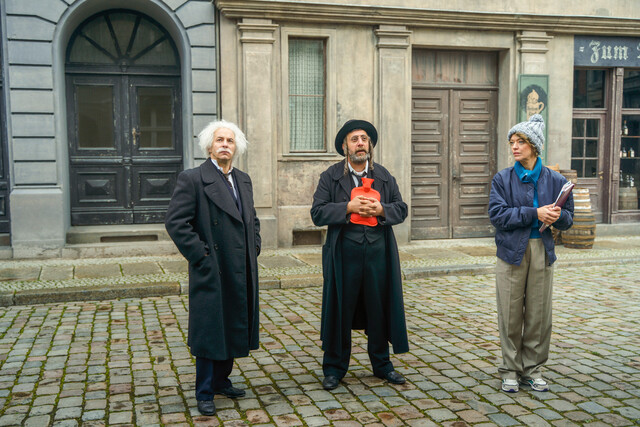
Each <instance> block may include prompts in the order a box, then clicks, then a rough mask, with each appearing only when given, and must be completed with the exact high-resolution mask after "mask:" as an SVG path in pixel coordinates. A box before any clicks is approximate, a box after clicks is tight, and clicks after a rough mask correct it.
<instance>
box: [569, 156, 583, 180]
mask: <svg viewBox="0 0 640 427" xmlns="http://www.w3.org/2000/svg"><path fill="white" fill-rule="evenodd" d="M571 169H575V171H576V172H577V175H578V178H583V177H584V175H583V173H582V160H580V159H578V160H574V159H572V160H571Z"/></svg>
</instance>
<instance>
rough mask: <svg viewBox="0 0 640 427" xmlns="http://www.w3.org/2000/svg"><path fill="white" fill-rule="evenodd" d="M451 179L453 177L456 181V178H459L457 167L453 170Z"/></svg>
mask: <svg viewBox="0 0 640 427" xmlns="http://www.w3.org/2000/svg"><path fill="white" fill-rule="evenodd" d="M451 179H453V180H454V181H455V180H456V179H458V171H457V170H455V169H454V170H453V171H452V172H451Z"/></svg>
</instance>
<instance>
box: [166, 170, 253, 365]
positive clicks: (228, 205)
mask: <svg viewBox="0 0 640 427" xmlns="http://www.w3.org/2000/svg"><path fill="white" fill-rule="evenodd" d="M232 176H233V178H234V182H235V184H236V188H237V190H238V193H239V194H240V200H241V201H242V216H241V215H240V212H239V211H238V208H237V206H236V205H235V201H234V200H233V197H232V196H231V193H230V192H229V189H228V188H227V183H226V182H224V177H222V175H220V174H219V173H218V171H217V170H216V169H215V166H214V165H213V163H212V162H211V159H207V160H205V162H204V163H202V164H201V165H200V166H199V167H196V168H193V169H189V170H185V171H183V172H181V173H180V174H179V175H178V182H177V184H176V188H175V191H174V193H173V196H172V198H171V202H170V203H169V209H168V211H167V216H166V221H165V226H166V228H167V231H168V232H169V235H170V236H171V238H172V239H173V241H174V243H175V244H176V246H177V247H178V250H180V252H181V253H182V255H184V257H185V258H186V259H187V261H189V334H188V339H187V344H188V345H189V347H190V349H191V354H193V355H194V356H196V357H204V358H207V359H213V360H226V359H230V358H234V357H242V356H247V355H248V354H249V350H254V349H257V348H258V336H259V335H258V334H259V331H258V328H259V318H258V315H259V311H258V261H257V257H258V254H259V253H260V243H261V241H260V221H259V220H258V218H257V216H256V211H255V209H254V206H253V189H252V185H251V179H250V178H249V175H247V174H246V173H244V172H242V171H240V170H238V169H237V168H233V171H232Z"/></svg>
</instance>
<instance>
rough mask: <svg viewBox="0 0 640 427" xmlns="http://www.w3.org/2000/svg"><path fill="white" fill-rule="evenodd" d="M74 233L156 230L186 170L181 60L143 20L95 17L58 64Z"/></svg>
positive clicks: (165, 36)
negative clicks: (114, 227) (122, 227)
mask: <svg viewBox="0 0 640 427" xmlns="http://www.w3.org/2000/svg"><path fill="white" fill-rule="evenodd" d="M65 79H66V107H67V131H68V149H69V181H70V186H69V187H70V205H71V225H101V224H134V223H135V224H145V223H158V222H163V220H164V215H165V212H166V208H167V205H168V203H169V199H170V197H171V193H172V191H173V188H174V186H175V182H176V178H177V174H178V173H179V171H180V170H182V167H183V149H182V120H181V111H182V108H181V104H182V100H181V88H180V56H179V54H178V50H177V49H176V45H175V43H174V41H173V40H172V38H171V36H170V35H169V33H168V32H167V31H166V30H165V29H164V28H163V27H162V26H161V25H160V24H158V23H157V22H156V21H155V20H153V19H152V18H150V17H149V16H147V15H145V14H143V13H141V12H137V11H132V10H125V9H114V10H107V11H103V12H100V13H97V14H95V15H92V16H91V17H89V18H88V19H86V20H85V21H83V22H82V23H81V24H80V25H79V26H78V27H77V28H76V29H75V31H74V33H73V34H72V36H71V38H70V40H69V43H68V45H67V49H66V54H65Z"/></svg>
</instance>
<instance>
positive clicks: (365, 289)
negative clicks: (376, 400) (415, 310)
mask: <svg viewBox="0 0 640 427" xmlns="http://www.w3.org/2000/svg"><path fill="white" fill-rule="evenodd" d="M385 251H386V243H385V239H384V238H381V239H377V240H376V241H374V242H368V241H367V239H364V241H363V242H362V243H359V242H355V241H352V240H350V239H343V243H342V268H343V273H342V281H343V294H342V325H341V328H342V330H341V335H342V343H341V345H340V348H330V349H326V350H325V353H324V358H323V362H322V369H323V371H324V375H325V376H328V375H333V376H335V377H338V378H342V377H344V375H345V374H346V373H347V369H348V368H349V358H350V357H351V329H352V325H353V319H354V315H355V313H356V307H357V306H358V305H359V304H360V305H362V304H363V305H364V308H365V310H366V317H367V324H366V332H367V337H368V343H367V351H368V353H369V360H371V366H372V368H373V374H374V375H376V376H379V377H383V376H384V375H386V374H387V373H389V372H391V371H393V365H392V363H391V360H389V343H388V342H387V335H388V334H387V323H388V319H387V316H388V313H387V310H386V306H387V305H388V304H386V303H385V302H386V301H388V284H387V280H386V277H387V275H386V259H385V258H386V252H385Z"/></svg>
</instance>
